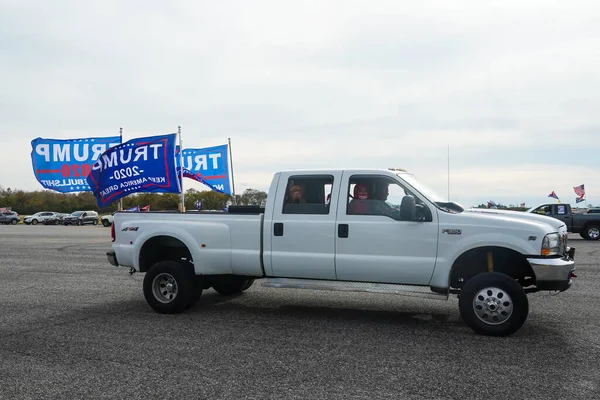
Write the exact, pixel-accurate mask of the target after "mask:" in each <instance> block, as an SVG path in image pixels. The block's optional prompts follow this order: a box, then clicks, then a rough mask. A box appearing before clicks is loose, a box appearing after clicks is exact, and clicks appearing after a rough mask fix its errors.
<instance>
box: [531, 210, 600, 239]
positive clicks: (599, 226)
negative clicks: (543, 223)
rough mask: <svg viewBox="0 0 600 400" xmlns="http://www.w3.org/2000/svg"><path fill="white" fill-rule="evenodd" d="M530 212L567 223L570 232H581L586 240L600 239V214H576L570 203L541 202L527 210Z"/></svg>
mask: <svg viewBox="0 0 600 400" xmlns="http://www.w3.org/2000/svg"><path fill="white" fill-rule="evenodd" d="M527 212H528V213H533V214H540V215H547V216H549V217H552V218H555V219H557V220H559V221H562V222H564V223H565V225H566V227H567V231H568V232H572V233H579V235H580V236H581V237H582V238H584V239H586V240H599V239H600V215H598V214H595V213H589V212H588V213H580V214H575V213H573V210H572V208H571V205H570V204H563V203H558V204H556V203H552V204H541V205H539V206H537V207H533V208H530V209H529V210H527Z"/></svg>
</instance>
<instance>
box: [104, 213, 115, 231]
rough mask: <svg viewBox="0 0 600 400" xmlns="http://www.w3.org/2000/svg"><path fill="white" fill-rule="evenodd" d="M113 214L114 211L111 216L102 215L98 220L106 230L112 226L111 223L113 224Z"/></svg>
mask: <svg viewBox="0 0 600 400" xmlns="http://www.w3.org/2000/svg"><path fill="white" fill-rule="evenodd" d="M115 213H116V211H115V212H113V213H112V214H109V215H103V216H102V217H101V218H100V220H101V221H102V225H103V226H105V227H107V228H108V227H109V226H111V225H112V223H113V220H114V218H115V217H114V215H115Z"/></svg>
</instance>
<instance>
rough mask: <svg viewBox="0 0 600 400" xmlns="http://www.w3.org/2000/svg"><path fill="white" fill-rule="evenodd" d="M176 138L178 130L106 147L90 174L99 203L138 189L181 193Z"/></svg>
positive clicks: (105, 203)
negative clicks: (177, 167) (176, 162)
mask: <svg viewBox="0 0 600 400" xmlns="http://www.w3.org/2000/svg"><path fill="white" fill-rule="evenodd" d="M176 138H177V134H176V133H171V134H166V135H159V136H148V137H142V138H135V139H131V140H128V141H127V142H125V143H123V144H120V145H118V146H115V147H111V148H109V149H108V150H106V151H105V152H104V153H103V154H102V155H101V156H100V158H98V161H96V162H95V163H94V164H93V165H92V170H91V172H90V174H89V175H88V177H87V182H88V184H89V185H90V188H91V189H92V192H93V193H94V196H95V197H96V200H97V202H98V206H100V207H104V206H107V205H109V204H111V203H112V202H114V201H115V200H118V199H120V198H122V197H125V196H127V195H128V194H131V193H136V192H163V193H180V192H181V186H180V184H179V179H178V178H177V169H176V167H175V141H176Z"/></svg>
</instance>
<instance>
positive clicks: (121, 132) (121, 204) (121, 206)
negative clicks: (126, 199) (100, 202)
mask: <svg viewBox="0 0 600 400" xmlns="http://www.w3.org/2000/svg"><path fill="white" fill-rule="evenodd" d="M119 136H120V137H121V144H123V128H122V127H121V128H119ZM117 210H118V211H123V198H122V197H121V198H120V199H119V205H118V207H117Z"/></svg>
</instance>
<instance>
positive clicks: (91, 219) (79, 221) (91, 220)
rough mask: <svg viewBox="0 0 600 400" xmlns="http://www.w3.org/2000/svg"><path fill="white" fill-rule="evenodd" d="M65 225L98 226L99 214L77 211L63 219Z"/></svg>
mask: <svg viewBox="0 0 600 400" xmlns="http://www.w3.org/2000/svg"><path fill="white" fill-rule="evenodd" d="M63 224H64V225H65V226H67V225H85V224H92V225H98V213H97V212H96V211H75V212H73V213H71V215H69V216H68V217H65V218H64V219H63Z"/></svg>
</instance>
